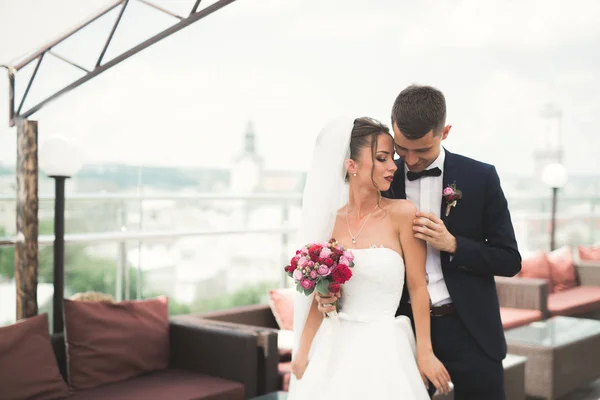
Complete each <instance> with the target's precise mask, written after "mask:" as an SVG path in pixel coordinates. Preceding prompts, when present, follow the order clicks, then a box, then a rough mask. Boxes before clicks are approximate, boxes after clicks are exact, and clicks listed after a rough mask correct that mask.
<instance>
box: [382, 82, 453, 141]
mask: <svg viewBox="0 0 600 400" xmlns="http://www.w3.org/2000/svg"><path fill="white" fill-rule="evenodd" d="M445 123H446V99H445V98H444V94H443V93H442V92H441V91H439V90H438V89H436V88H434V87H431V86H421V85H410V86H409V87H407V88H406V89H404V90H403V91H402V92H400V94H399V95H398V97H396V101H394V106H393V107H392V125H393V124H396V126H397V127H398V129H400V132H402V134H403V135H404V136H406V138H408V139H420V138H422V137H423V136H425V135H427V133H429V131H431V130H433V134H434V135H437V134H441V133H442V130H443V128H444V124H445Z"/></svg>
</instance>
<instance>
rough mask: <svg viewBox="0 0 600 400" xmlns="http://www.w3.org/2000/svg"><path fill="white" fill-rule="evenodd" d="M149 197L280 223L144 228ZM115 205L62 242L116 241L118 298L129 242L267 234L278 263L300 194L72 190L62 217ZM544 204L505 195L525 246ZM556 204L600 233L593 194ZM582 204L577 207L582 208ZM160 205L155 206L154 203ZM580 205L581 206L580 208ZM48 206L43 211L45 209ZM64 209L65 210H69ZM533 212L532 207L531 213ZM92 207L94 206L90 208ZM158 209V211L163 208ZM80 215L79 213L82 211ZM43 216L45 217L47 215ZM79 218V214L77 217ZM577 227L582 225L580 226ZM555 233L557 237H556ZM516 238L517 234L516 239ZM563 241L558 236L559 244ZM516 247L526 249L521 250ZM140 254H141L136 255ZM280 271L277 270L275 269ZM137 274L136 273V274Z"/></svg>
mask: <svg viewBox="0 0 600 400" xmlns="http://www.w3.org/2000/svg"><path fill="white" fill-rule="evenodd" d="M39 199H40V205H41V206H40V212H43V211H44V207H42V205H43V204H44V203H46V202H52V200H53V196H49V195H41V196H40V197H39ZM153 201H172V202H173V204H171V205H170V208H168V210H173V209H177V208H178V206H180V205H181V204H183V203H188V202H189V203H194V207H200V205H198V203H204V202H208V203H209V204H208V205H204V206H203V207H205V208H207V209H210V208H211V207H214V206H222V205H223V204H224V203H228V202H231V203H234V206H233V207H234V208H235V207H237V208H240V207H241V208H244V207H252V206H253V205H254V206H255V207H257V208H259V207H261V206H262V207H264V206H269V207H273V206H275V207H276V208H278V209H279V210H280V221H279V223H276V224H275V226H268V227H253V226H248V225H245V224H241V226H237V227H228V228H227V229H223V228H215V227H208V228H206V229H188V230H186V229H145V224H144V222H145V217H146V216H145V215H144V213H145V212H146V213H147V212H148V211H147V210H145V206H144V204H146V203H151V202H153ZM6 202H9V203H10V202H14V197H13V196H6V195H0V205H1V204H2V203H6ZM90 202H91V204H98V203H110V204H114V203H116V204H117V205H118V207H117V208H116V209H114V207H113V208H111V215H112V217H114V218H115V221H114V224H112V225H111V226H115V227H117V229H111V230H106V231H103V232H84V233H67V234H66V235H65V243H66V244H67V245H70V244H87V245H98V244H105V243H115V244H116V245H117V259H116V267H115V273H116V284H115V297H116V298H117V299H118V300H121V299H123V298H125V299H127V298H129V297H130V296H129V291H128V290H125V289H124V288H127V287H129V282H128V280H129V276H130V275H129V271H128V268H129V264H128V262H127V252H128V250H131V249H132V242H133V243H136V244H137V247H138V252H139V254H141V252H142V245H143V244H147V243H153V242H163V241H175V240H178V239H182V238H205V237H219V236H223V237H227V236H237V235H244V236H247V235H272V236H275V237H277V236H279V239H278V240H277V246H279V247H280V256H279V258H280V263H281V266H283V265H285V263H286V262H287V261H288V260H289V256H290V254H289V251H290V248H289V247H290V245H291V242H290V239H291V237H292V235H294V233H296V232H297V228H298V224H299V220H296V221H295V222H294V221H290V213H291V211H292V208H294V207H295V208H296V209H297V210H299V208H300V203H301V194H299V193H294V194H289V195H279V194H276V195H274V194H255V195H238V194H213V193H211V194H176V195H172V194H157V195H144V196H143V197H142V196H140V195H137V194H72V195H68V197H67V218H69V215H71V216H72V215H77V212H76V210H73V208H72V207H73V206H76V205H77V204H82V203H90ZM547 203H548V199H546V198H540V197H532V196H527V197H513V198H511V199H510V204H512V205H514V206H513V207H512V210H511V211H512V214H513V222H514V225H515V228H516V229H517V236H518V237H519V236H526V237H528V236H532V237H533V238H534V239H535V240H532V239H529V240H524V242H526V243H529V246H530V247H531V248H540V247H543V246H544V245H545V244H546V243H545V242H546V241H547V236H546V233H545V232H546V231H547V227H546V226H545V225H546V224H547V223H548V220H549V218H550V214H549V206H548V208H546V209H544V207H545V205H546V204H547ZM560 204H561V205H562V206H564V205H565V204H574V205H577V206H576V207H574V209H569V208H568V207H567V208H564V207H563V209H561V210H559V214H558V222H559V223H558V230H559V231H560V230H561V229H563V230H564V229H566V228H569V227H570V226H574V225H573V224H574V223H579V226H580V227H579V228H577V226H575V228H573V229H576V230H577V229H579V230H586V232H583V233H582V235H583V236H585V237H584V238H583V239H582V240H579V241H578V243H580V244H591V243H595V242H596V240H597V239H598V232H600V207H598V206H597V205H600V198H596V197H582V196H577V197H561V198H560ZM582 205H583V206H582ZM158 208H160V207H158ZM583 209H585V210H583ZM49 210H50V207H48V209H47V210H46V211H49ZM69 210H70V211H71V212H69ZM533 210H537V211H533ZM96 211H97V210H96ZM163 211H164V210H163ZM251 211H252V208H250V209H246V211H245V212H247V213H250V212H251ZM84 214H85V213H84ZM129 214H135V215H136V218H137V222H132V219H131V218H129ZM47 217H48V216H47ZM83 217H85V215H84V216H83ZM581 227H585V229H584V228H581ZM559 237H560V236H559ZM521 239H522V238H521ZM53 240H54V238H53V235H48V234H46V235H40V236H39V245H40V246H49V245H52V243H53ZM564 241H565V240H563V242H564ZM14 245H15V238H14V237H4V238H1V237H0V249H1V248H6V247H12V246H14ZM522 250H526V249H524V248H522ZM140 257H141V256H140ZM281 270H282V269H281ZM138 274H141V259H140V261H139V262H138ZM138 277H139V275H138ZM140 282H141V279H138V280H137V285H136V297H137V298H140V297H141V295H142V287H141V283H140ZM286 282H287V277H286V276H285V275H284V274H283V272H282V273H281V278H280V283H281V285H285V284H286Z"/></svg>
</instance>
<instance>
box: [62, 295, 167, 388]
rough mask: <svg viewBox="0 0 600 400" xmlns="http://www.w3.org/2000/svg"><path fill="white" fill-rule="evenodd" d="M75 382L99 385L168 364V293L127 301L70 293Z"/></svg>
mask: <svg viewBox="0 0 600 400" xmlns="http://www.w3.org/2000/svg"><path fill="white" fill-rule="evenodd" d="M64 309H65V327H66V339H67V357H68V361H69V362H68V368H69V373H68V376H69V383H70V384H71V387H72V388H73V389H74V390H81V389H88V388H93V387H96V386H99V385H103V384H106V383H111V382H117V381H121V380H125V379H128V378H131V377H134V376H138V375H141V374H144V373H148V372H152V371H158V370H162V369H165V368H167V366H168V364H169V315H168V307H167V298H166V297H159V298H156V299H149V300H141V301H124V302H121V303H106V302H101V303H99V302H89V301H71V300H67V299H65V301H64Z"/></svg>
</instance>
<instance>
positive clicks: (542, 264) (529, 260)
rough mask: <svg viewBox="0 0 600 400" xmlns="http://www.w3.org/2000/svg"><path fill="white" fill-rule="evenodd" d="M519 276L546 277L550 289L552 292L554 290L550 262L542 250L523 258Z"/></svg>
mask: <svg viewBox="0 0 600 400" xmlns="http://www.w3.org/2000/svg"><path fill="white" fill-rule="evenodd" d="M517 276H518V277H520V278H537V279H545V280H547V281H548V291H549V292H552V290H553V289H552V277H551V275H550V262H549V261H548V257H547V256H546V253H545V252H544V251H542V250H540V251H538V252H536V253H535V254H534V255H532V256H530V257H526V258H523V260H522V261H521V272H519V274H518V275H517Z"/></svg>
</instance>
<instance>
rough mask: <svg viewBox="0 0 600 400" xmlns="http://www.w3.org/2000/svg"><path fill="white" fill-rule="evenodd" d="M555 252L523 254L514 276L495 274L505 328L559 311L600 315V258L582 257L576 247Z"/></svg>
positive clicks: (561, 312)
mask: <svg viewBox="0 0 600 400" xmlns="http://www.w3.org/2000/svg"><path fill="white" fill-rule="evenodd" d="M556 252H558V254H559V255H560V257H562V258H561V259H559V261H556V260H554V261H553V260H552V257H553V254H554V253H556ZM570 252H572V253H570ZM554 253H543V252H538V253H536V255H535V256H531V257H530V258H529V259H527V258H524V260H523V269H522V271H521V273H520V274H519V275H517V276H516V277H514V278H503V277H496V286H497V288H498V297H499V300H500V306H501V314H502V320H503V325H504V327H505V329H510V328H515V327H518V326H522V325H525V324H527V323H530V322H533V321H536V320H540V319H546V318H548V317H551V316H558V315H561V316H577V317H588V318H600V262H598V261H589V260H582V259H581V258H579V257H578V251H577V249H568V248H562V249H559V250H556V251H555V252H554ZM554 257H556V255H554ZM544 260H546V261H544ZM548 260H550V261H548ZM544 262H546V263H547V268H548V270H547V271H545V270H544V268H545V267H546V264H543V263H544ZM532 276H533V277H532ZM565 277H568V278H565Z"/></svg>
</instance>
